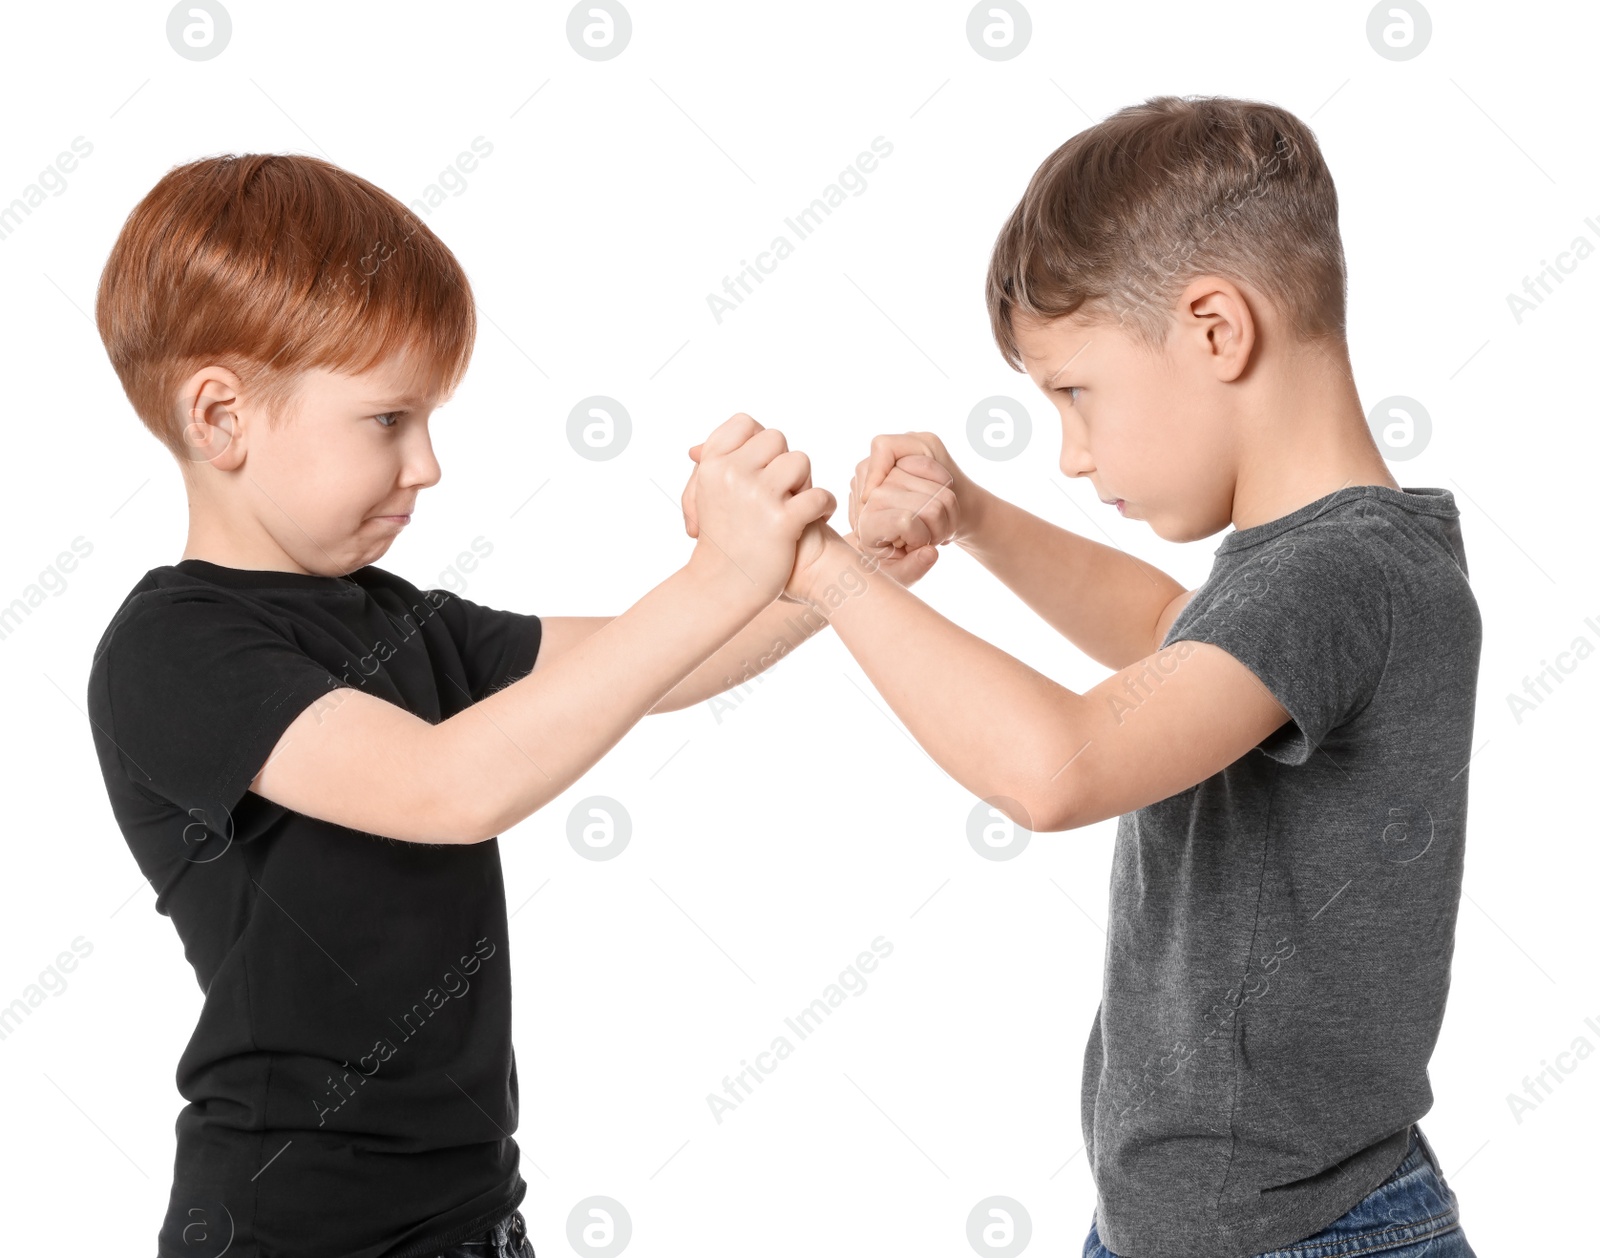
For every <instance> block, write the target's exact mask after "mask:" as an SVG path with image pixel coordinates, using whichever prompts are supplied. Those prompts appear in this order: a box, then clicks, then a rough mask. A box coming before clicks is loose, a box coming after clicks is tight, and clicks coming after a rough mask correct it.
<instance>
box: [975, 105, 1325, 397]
mask: <svg viewBox="0 0 1600 1258" xmlns="http://www.w3.org/2000/svg"><path fill="white" fill-rule="evenodd" d="M1206 274H1217V275H1223V276H1227V277H1228V278H1231V279H1237V280H1240V281H1243V282H1245V283H1247V284H1249V285H1250V286H1252V287H1253V288H1255V289H1256V290H1257V291H1258V292H1262V293H1265V294H1266V295H1267V296H1268V298H1269V299H1270V300H1272V302H1273V303H1274V304H1275V305H1276V306H1277V308H1278V309H1279V310H1280V311H1281V312H1282V313H1283V314H1284V315H1285V316H1286V318H1287V320H1288V321H1289V323H1290V324H1291V326H1292V327H1293V328H1294V330H1295V331H1296V333H1297V334H1298V335H1299V336H1300V337H1301V338H1303V339H1305V340H1318V339H1323V338H1338V339H1343V337H1344V335H1345V263H1344V246H1343V245H1342V244H1341V243H1340V240H1339V202H1338V197H1337V195H1336V194H1335V192H1334V188H1333V176H1332V175H1331V174H1330V173H1329V172H1328V167H1327V164H1326V163H1325V162H1324V161H1323V159H1322V152H1321V150H1320V149H1318V147H1317V141H1316V138H1315V137H1314V136H1313V135H1312V134H1311V129H1310V128H1309V127H1307V126H1306V125H1305V123H1303V122H1301V121H1300V120H1299V119H1298V118H1296V117H1295V116H1294V115H1293V114H1291V113H1290V112H1289V111H1288V110H1286V109H1280V108H1278V107H1277V106H1276V105H1268V104H1263V103H1262V102H1260V101H1247V100H1233V99H1230V98H1228V97H1220V96H1190V97H1178V96H1156V97H1152V98H1151V99H1150V100H1147V101H1145V102H1144V104H1142V105H1131V106H1129V107H1128V108H1126V109H1123V110H1119V111H1118V112H1117V113H1114V114H1112V115H1111V116H1110V117H1109V118H1106V119H1105V120H1104V121H1102V122H1099V123H1097V124H1095V125H1094V126H1092V127H1089V128H1087V129H1086V130H1083V131H1080V132H1079V133H1078V134H1077V135H1075V136H1073V137H1072V138H1071V139H1070V140H1068V141H1067V142H1066V143H1065V144H1063V145H1062V146H1061V147H1060V148H1058V149H1056V151H1055V152H1053V153H1052V154H1050V156H1049V157H1047V158H1045V160H1044V161H1043V163H1041V164H1040V166H1039V169H1038V170H1036V171H1035V172H1034V174H1033V178H1032V179H1031V180H1029V182H1028V188H1027V191H1026V192H1024V193H1023V195H1022V200H1021V201H1019V202H1018V203H1017V207H1016V208H1015V209H1014V210H1012V212H1011V217H1010V218H1008V219H1007V220H1006V224H1005V226H1004V227H1002V228H1001V229H1000V235H999V238H998V239H997V240H996V241H995V246H994V252H993V254H992V255H991V257H990V260H989V273H988V277H987V280H986V283H985V296H986V298H987V301H988V305H989V322H990V325H991V327H992V328H993V330H994V337H995V340H996V342H997V343H998V344H999V346H1000V352H1001V353H1002V354H1003V355H1004V357H1005V359H1006V361H1007V362H1008V363H1010V364H1011V365H1012V366H1013V367H1015V368H1017V369H1018V370H1019V371H1020V370H1021V369H1022V359H1021V354H1020V352H1019V350H1018V348H1017V342H1016V337H1015V334H1014V332H1013V330H1012V326H1011V320H1012V317H1013V315H1014V314H1015V313H1017V312H1019V311H1020V312H1022V313H1024V314H1027V315H1030V316H1032V317H1035V318H1040V319H1050V318H1055V317H1057V316H1060V315H1068V314H1072V313H1074V312H1075V311H1077V310H1078V309H1079V308H1080V307H1082V308H1083V313H1084V317H1086V318H1104V317H1106V316H1107V315H1115V316H1116V318H1117V320H1118V322H1119V323H1120V324H1122V325H1123V326H1124V327H1125V328H1126V329H1128V330H1129V331H1130V334H1131V335H1132V336H1133V337H1134V338H1135V339H1136V340H1137V341H1138V342H1139V343H1141V344H1143V345H1144V346H1145V347H1146V348H1150V349H1155V348H1158V347H1159V346H1160V345H1161V344H1162V343H1163V342H1164V341H1165V339H1166V334H1167V330H1168V328H1169V326H1170V323H1171V311H1172V307H1173V305H1174V303H1175V302H1176V301H1177V298H1178V295H1179V294H1180V293H1181V292H1182V291H1183V288H1184V285H1185V284H1187V283H1188V282H1189V281H1190V280H1191V279H1193V278H1194V277H1195V276H1197V275H1206Z"/></svg>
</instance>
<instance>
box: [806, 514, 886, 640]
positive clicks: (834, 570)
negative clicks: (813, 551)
mask: <svg viewBox="0 0 1600 1258" xmlns="http://www.w3.org/2000/svg"><path fill="white" fill-rule="evenodd" d="M827 534H828V536H827V540H826V541H825V543H824V544H823V549H822V554H821V555H820V556H819V557H818V558H817V559H815V560H813V561H812V562H811V563H810V564H809V565H807V569H806V572H805V574H804V577H803V579H802V580H800V581H799V582H797V585H798V586H799V588H798V589H793V590H791V591H790V592H791V594H792V596H793V597H794V598H796V599H798V600H799V601H800V602H803V603H805V604H806V605H807V606H809V607H811V608H812V609H814V610H815V611H817V612H819V613H820V614H821V615H823V616H824V617H828V618H829V619H831V618H832V617H831V615H830V613H831V612H832V611H834V610H835V609H837V608H838V607H839V605H840V603H841V602H842V601H843V600H844V599H846V598H848V597H849V596H850V595H852V594H859V593H861V592H862V591H863V590H865V589H866V588H867V582H868V580H869V579H870V578H871V576H873V575H874V574H876V573H877V572H878V571H879V568H880V566H881V565H880V564H879V562H878V560H877V559H876V558H875V557H874V556H872V555H868V554H865V553H863V552H862V551H860V550H857V549H856V547H855V546H853V545H852V544H851V543H850V541H849V540H848V539H846V538H844V537H841V536H839V534H838V533H837V532H835V531H834V530H833V529H831V528H830V529H828V530H827ZM854 536H855V534H854V533H851V534H850V537H852V538H853V537H854Z"/></svg>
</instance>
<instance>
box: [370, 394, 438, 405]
mask: <svg viewBox="0 0 1600 1258" xmlns="http://www.w3.org/2000/svg"><path fill="white" fill-rule="evenodd" d="M425 401H427V399H426V398H424V397H419V396H417V395H416V394H411V393H407V394H404V395H402V396H400V397H392V398H383V399H380V400H379V401H376V402H362V403H360V405H362V406H364V407H367V408H369V409H370V408H372V407H375V406H391V407H401V406H406V407H418V406H421V405H422V404H423V403H424V402H425Z"/></svg>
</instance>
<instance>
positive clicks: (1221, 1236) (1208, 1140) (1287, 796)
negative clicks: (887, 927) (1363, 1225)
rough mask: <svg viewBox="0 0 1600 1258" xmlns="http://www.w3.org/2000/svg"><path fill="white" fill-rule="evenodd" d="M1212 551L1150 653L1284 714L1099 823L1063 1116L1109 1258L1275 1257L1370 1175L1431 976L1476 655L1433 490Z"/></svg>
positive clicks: (1443, 957)
mask: <svg viewBox="0 0 1600 1258" xmlns="http://www.w3.org/2000/svg"><path fill="white" fill-rule="evenodd" d="M1215 555H1216V559H1215V561H1214V563H1213V565H1212V569H1211V574H1210V576H1209V577H1208V578H1207V580H1206V582H1205V584H1204V585H1202V586H1201V587H1200V588H1199V590H1198V591H1196V593H1195V595H1194V597H1193V598H1192V599H1191V600H1190V601H1189V603H1188V604H1187V605H1186V606H1185V607H1184V608H1183V610H1182V611H1181V612H1180V613H1179V615H1178V617H1177V619H1176V620H1175V621H1174V622H1173V624H1172V627H1171V629H1169V630H1168V632H1167V635H1166V640H1165V641H1166V644H1171V643H1174V642H1179V641H1185V640H1188V641H1194V642H1209V643H1213V644H1214V645H1216V646H1218V647H1221V648H1222V649H1224V650H1226V651H1227V652H1228V653H1229V654H1230V655H1232V656H1234V657H1235V658H1237V659H1238V660H1240V661H1241V662H1242V663H1244V664H1245V665H1246V666H1248V667H1249V668H1250V670H1251V671H1252V672H1253V673H1255V675H1256V676H1257V677H1258V678H1259V679H1260V680H1261V682H1262V684H1263V685H1265V686H1266V687H1267V689H1268V690H1270V691H1271V692H1272V693H1273V695H1274V696H1276V698H1277V699H1278V701H1279V702H1280V703H1281V704H1282V705H1283V706H1284V708H1285V710H1287V711H1288V713H1289V715H1290V717H1291V719H1290V720H1289V721H1288V722H1286V723H1285V724H1284V725H1282V726H1280V727H1279V728H1278V729H1277V730H1276V731H1274V732H1273V733H1272V734H1270V735H1269V736H1268V737H1267V738H1265V739H1264V740H1263V741H1262V742H1261V743H1259V744H1258V745H1257V746H1255V747H1254V748H1252V749H1251V750H1250V751H1248V752H1247V753H1245V755H1243V756H1241V757H1240V758H1239V759H1238V760H1236V761H1234V763H1232V764H1231V765H1229V766H1228V767H1227V768H1225V769H1223V770H1222V771H1221V772H1219V773H1216V774H1214V775H1212V776H1211V777H1209V778H1207V779H1206V780H1205V781H1203V782H1201V783H1199V784H1198V785H1196V786H1192V787H1190V788H1189V789H1188V790H1186V791H1183V792H1181V793H1180V794H1177V795H1174V796H1172V797H1171V798H1170V799H1164V800H1161V801H1159V802H1157V803H1154V804H1150V805H1148V806H1147V807H1144V808H1140V809H1138V810H1137V811H1136V812H1131V813H1127V814H1125V815H1124V816H1122V817H1121V818H1120V819H1119V821H1118V825H1117V840H1116V851H1115V854H1114V857H1113V861H1112V870H1111V896H1110V911H1109V914H1108V921H1109V927H1108V929H1107V933H1106V958H1105V982H1104V989H1103V992H1102V997H1101V1002H1100V1008H1099V1010H1098V1011H1097V1012H1096V1015H1095V1020H1094V1025H1093V1028H1092V1029H1091V1031H1090V1034H1089V1043H1088V1047H1087V1049H1086V1050H1085V1053H1084V1073H1083V1096H1082V1107H1083V1112H1082V1121H1083V1133H1084V1143H1085V1147H1086V1149H1087V1151H1088V1154H1089V1164H1090V1167H1091V1168H1092V1170H1093V1172H1094V1179H1095V1185H1096V1188H1097V1190H1098V1201H1097V1203H1096V1223H1097V1227H1098V1230H1099V1233H1100V1238H1101V1240H1102V1242H1103V1243H1104V1244H1105V1245H1106V1246H1107V1248H1109V1249H1110V1250H1112V1251H1113V1252H1114V1253H1116V1254H1118V1255H1122V1256H1123V1258H1245V1256H1247V1255H1253V1254H1259V1253H1262V1252H1263V1251H1266V1250H1272V1249H1278V1248H1281V1247H1284V1246H1287V1245H1289V1244H1292V1243H1293V1242H1294V1241H1296V1240H1299V1239H1302V1238H1304V1237H1306V1236H1310V1235H1313V1234H1314V1233H1316V1232H1318V1231H1320V1230H1321V1229H1322V1228H1324V1227H1325V1226H1327V1224H1329V1223H1331V1222H1332V1221H1333V1220H1334V1219H1336V1218H1338V1217H1339V1216H1340V1215H1341V1214H1343V1213H1345V1212H1346V1211H1347V1210H1348V1209H1349V1208H1350V1207H1351V1206H1353V1205H1354V1204H1355V1203H1356V1202H1357V1201H1359V1200H1360V1199H1361V1198H1362V1197H1364V1196H1365V1195H1366V1194H1367V1193H1368V1192H1370V1191H1371V1190H1372V1189H1373V1188H1375V1187H1377V1186H1378V1184H1380V1183H1381V1182H1383V1180H1384V1179H1386V1178H1387V1177H1388V1176H1389V1174H1390V1172H1391V1171H1393V1170H1394V1169H1395V1167H1396V1166H1397V1165H1399V1163H1400V1160H1401V1158H1402V1157H1403V1156H1404V1154H1405V1151H1406V1141H1407V1136H1408V1129H1409V1125H1410V1124H1411V1123H1413V1122H1415V1121H1416V1120H1417V1119H1419V1118H1420V1117H1421V1116H1422V1115H1424V1114H1426V1113H1427V1112H1428V1110H1429V1108H1430V1107H1431V1106H1432V1104H1433V1093H1432V1090H1431V1088H1430V1086H1429V1083H1428V1074H1427V1066H1428V1058H1429V1057H1430V1056H1431V1055H1432V1052H1433V1046H1434V1042H1435V1040H1436V1039H1437V1037H1438V1034H1439V1026H1440V1022H1441V1020H1442V1019H1443V1016H1444V1005H1445V994H1446V992H1447V990H1448V989H1449V986H1450V959H1451V954H1452V952H1453V950H1454V946H1455V921H1456V909H1457V906H1458V904H1459V902H1460V896H1461V867H1462V847H1463V840H1464V837H1465V830H1466V817H1467V762H1468V760H1469V759H1470V758H1471V755H1472V722H1473V703H1474V695H1475V691H1476V688H1477V677H1478V654H1479V648H1480V646H1481V643H1482V622H1481V620H1480V618H1479V615H1478V605H1477V601H1476V600H1475V599H1474V598H1473V595H1472V591H1471V589H1470V587H1469V586H1468V584H1467V562H1466V556H1465V553H1464V551H1463V548H1462V541H1461V527H1460V513H1459V512H1458V510H1457V509H1456V504H1455V499H1454V497H1453V496H1452V495H1451V494H1450V492H1449V491H1448V490H1444V489H1412V488H1407V489H1404V490H1397V489H1391V488H1389V487H1388V486H1386V485H1351V486H1347V487H1345V488H1343V489H1340V490H1338V491H1336V492H1334V493H1331V494H1328V495H1326V496H1324V497H1322V498H1319V499H1317V500H1316V501H1315V502H1310V503H1307V504H1306V505H1305V506H1303V507H1301V508H1299V509H1298V510H1296V511H1293V512H1291V513H1290V514H1288V515H1286V516H1283V517H1281V518H1280V519H1277V520H1271V521H1268V522H1267V523H1265V524H1261V525H1257V526H1255V527H1253V528H1247V529H1240V530H1235V531H1233V532H1231V533H1229V534H1227V535H1226V536H1225V537H1224V538H1223V541H1222V544H1221V545H1220V546H1218V548H1217V550H1216V551H1215ZM1179 667H1181V664H1180V665H1179ZM1151 676H1152V682H1151V684H1153V685H1154V684H1159V680H1160V678H1159V676H1157V675H1155V674H1152V675H1151Z"/></svg>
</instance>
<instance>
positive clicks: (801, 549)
mask: <svg viewBox="0 0 1600 1258" xmlns="http://www.w3.org/2000/svg"><path fill="white" fill-rule="evenodd" d="M741 418H743V419H749V416H747V415H745V416H741V415H736V416H734V419H741ZM728 422H729V423H732V422H733V421H732V420H729V421H728ZM750 423H752V424H755V420H753V419H751V420H750ZM756 427H757V428H759V427H760V425H759V424H757V425H756ZM719 431H720V430H719ZM708 445H710V440H709V439H707V440H706V441H703V442H701V443H700V444H699V445H694V446H690V447H689V457H690V458H691V459H693V460H694V461H695V463H696V465H697V466H696V467H695V470H694V471H693V472H691V473H689V480H688V483H687V484H685V485H684V487H683V499H682V507H683V526H684V529H685V530H686V531H687V532H688V534H689V536H690V537H693V538H698V537H699V536H700V523H699V508H698V507H697V505H696V496H697V495H696V490H697V486H698V483H699V476H700V468H699V466H698V464H699V463H700V462H701V460H702V459H703V458H704V457H705V450H706V448H707V446H708ZM802 457H803V456H802ZM808 468H809V464H808ZM805 488H806V489H808V490H809V489H811V476H810V472H809V470H808V471H807V475H806V481H805ZM828 501H829V506H828V509H827V510H826V511H824V512H822V513H821V514H820V515H818V516H817V517H816V518H815V519H813V520H812V521H811V522H810V523H809V524H807V525H806V526H805V529H804V530H803V531H802V533H801V534H800V538H799V542H798V544H797V546H796V551H795V565H794V571H799V570H800V569H802V568H804V567H806V566H807V565H809V564H810V563H812V562H814V561H815V560H816V559H817V558H819V557H820V556H821V554H822V551H823V548H824V543H825V541H826V537H827V535H828V534H831V535H832V537H833V538H835V539H838V540H842V541H844V542H845V543H847V544H848V545H850V546H852V547H859V545H860V543H859V541H858V539H857V537H856V534H855V533H854V532H851V534H850V535H849V536H848V537H845V538H839V535H838V533H837V532H835V531H834V530H833V529H831V528H827V529H826V534H825V533H824V529H825V528H826V525H827V520H828V517H829V516H831V515H832V514H833V511H834V508H835V506H837V503H836V501H835V500H834V498H833V495H832V494H829V495H828ZM851 512H852V519H853V517H854V503H853V502H852V507H851ZM875 557H876V558H877V560H878V566H879V568H880V569H882V571H883V572H884V574H885V575H886V576H890V577H893V578H894V579H895V580H896V581H898V582H899V583H900V584H901V585H903V586H906V587H907V588H909V587H911V586H913V585H915V584H916V583H917V581H918V580H919V579H920V578H921V577H922V576H923V574H924V573H926V572H927V571H928V569H929V568H931V567H933V562H934V560H935V559H937V558H938V557H939V552H938V551H937V550H935V549H933V547H931V546H929V547H924V548H923V549H921V550H914V551H909V552H908V551H904V550H902V551H898V552H894V551H889V552H886V553H882V554H879V555H877V556H875ZM780 597H781V598H783V599H784V601H786V602H791V603H792V602H798V601H800V600H799V599H797V598H796V597H795V595H794V593H793V592H792V590H791V589H785V590H784V592H783V594H782V595H781V596H780Z"/></svg>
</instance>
